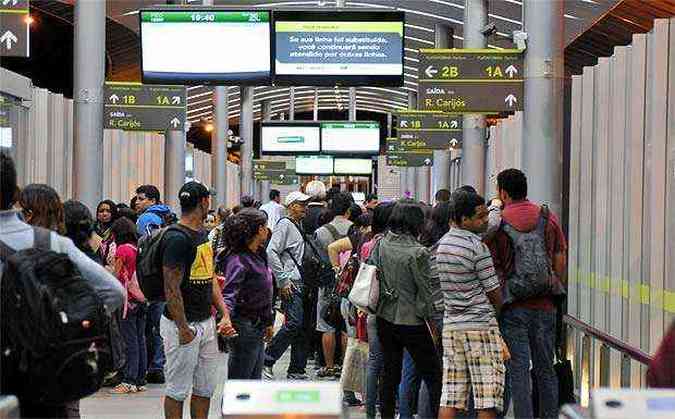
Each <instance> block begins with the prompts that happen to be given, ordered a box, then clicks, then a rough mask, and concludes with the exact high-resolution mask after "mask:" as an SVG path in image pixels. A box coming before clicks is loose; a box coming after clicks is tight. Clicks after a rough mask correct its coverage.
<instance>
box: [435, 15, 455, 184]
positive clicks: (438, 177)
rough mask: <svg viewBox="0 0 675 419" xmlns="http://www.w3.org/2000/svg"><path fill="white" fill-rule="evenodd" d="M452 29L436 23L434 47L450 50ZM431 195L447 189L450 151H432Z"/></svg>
mask: <svg viewBox="0 0 675 419" xmlns="http://www.w3.org/2000/svg"><path fill="white" fill-rule="evenodd" d="M452 33H453V31H452V28H451V27H450V26H448V25H444V24H441V23H437V24H436V26H435V31H434V35H435V41H434V47H435V48H437V49H445V48H452V45H453V42H452ZM431 173H432V182H431V193H432V194H435V193H436V191H438V190H439V189H448V187H449V185H450V179H449V178H450V150H434V165H433V167H432V168H431Z"/></svg>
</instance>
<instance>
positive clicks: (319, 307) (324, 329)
mask: <svg viewBox="0 0 675 419" xmlns="http://www.w3.org/2000/svg"><path fill="white" fill-rule="evenodd" d="M325 292H326V291H325V289H323V288H319V298H318V300H317V302H316V331H317V332H321V333H335V328H334V327H333V326H331V325H329V324H328V323H327V322H326V321H325V320H324V319H323V317H321V312H322V311H323V310H324V309H325V307H326V305H327V302H326V301H325V300H324V299H323V294H324V293H325Z"/></svg>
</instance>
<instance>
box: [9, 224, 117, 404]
mask: <svg viewBox="0 0 675 419" xmlns="http://www.w3.org/2000/svg"><path fill="white" fill-rule="evenodd" d="M33 230H34V235H35V247H33V248H30V249H24V250H19V251H16V250H13V249H12V248H11V247H9V246H8V245H7V244H5V243H3V242H2V241H0V258H1V259H2V261H3V262H4V268H3V272H2V283H1V285H0V307H1V310H2V315H1V316H0V318H1V326H0V327H1V330H2V357H3V359H2V363H3V365H2V366H3V374H2V375H3V392H5V388H4V386H6V387H8V388H11V389H13V390H12V392H13V393H15V394H17V395H18V396H19V397H20V398H23V399H26V400H31V401H34V402H37V403H44V404H58V403H63V402H68V401H74V400H79V399H81V398H83V397H86V396H89V395H91V394H93V393H95V392H96V391H98V390H99V388H101V385H102V384H103V378H104V374H105V370H106V369H107V368H108V367H109V366H110V365H111V363H112V360H111V354H110V349H109V342H108V337H107V334H108V327H109V326H108V323H109V318H108V316H107V314H106V312H105V310H104V306H103V302H102V301H101V299H100V298H99V296H98V295H97V294H96V291H95V290H94V288H93V287H92V286H91V285H90V284H89V283H88V281H87V280H85V279H84V278H82V276H81V275H80V272H79V271H78V269H77V267H76V266H75V265H74V264H73V262H72V261H71V260H70V258H69V257H68V255H66V254H63V253H56V252H54V251H52V250H51V246H50V232H49V231H48V230H45V229H41V228H34V229H33Z"/></svg>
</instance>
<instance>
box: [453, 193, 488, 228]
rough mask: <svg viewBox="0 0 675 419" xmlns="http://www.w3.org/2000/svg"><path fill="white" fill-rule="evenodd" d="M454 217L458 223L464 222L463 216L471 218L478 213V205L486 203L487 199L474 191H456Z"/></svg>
mask: <svg viewBox="0 0 675 419" xmlns="http://www.w3.org/2000/svg"><path fill="white" fill-rule="evenodd" d="M452 203H453V206H454V208H453V211H454V214H453V218H454V221H455V223H456V224H457V225H459V224H460V223H461V222H462V218H464V217H466V218H471V217H473V216H474V215H476V207H477V206H479V205H485V199H484V198H483V197H482V196H480V195H478V194H477V193H473V192H466V191H456V192H455V193H454V194H452Z"/></svg>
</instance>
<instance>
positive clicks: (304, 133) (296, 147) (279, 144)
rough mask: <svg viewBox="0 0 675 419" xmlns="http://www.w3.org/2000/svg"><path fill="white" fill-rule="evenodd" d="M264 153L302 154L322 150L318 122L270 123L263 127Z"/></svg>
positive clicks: (262, 146)
mask: <svg viewBox="0 0 675 419" xmlns="http://www.w3.org/2000/svg"><path fill="white" fill-rule="evenodd" d="M260 138H261V147H260V149H261V151H262V154H282V155H283V154H302V153H306V154H307V153H314V154H315V153H318V152H320V151H321V140H320V138H321V131H320V128H319V125H318V124H270V123H263V125H262V129H261V136H260Z"/></svg>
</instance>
